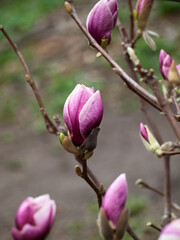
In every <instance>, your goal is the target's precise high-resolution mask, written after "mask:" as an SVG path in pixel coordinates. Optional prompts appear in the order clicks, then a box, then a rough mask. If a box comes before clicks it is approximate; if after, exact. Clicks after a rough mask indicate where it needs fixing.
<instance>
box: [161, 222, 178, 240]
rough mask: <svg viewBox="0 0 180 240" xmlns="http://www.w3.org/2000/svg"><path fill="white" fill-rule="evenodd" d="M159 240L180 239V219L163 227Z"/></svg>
mask: <svg viewBox="0 0 180 240" xmlns="http://www.w3.org/2000/svg"><path fill="white" fill-rule="evenodd" d="M158 240H180V219H176V220H174V221H172V222H171V223H169V224H167V225H166V226H165V227H164V228H163V230H162V232H161V234H160V236H159V238H158Z"/></svg>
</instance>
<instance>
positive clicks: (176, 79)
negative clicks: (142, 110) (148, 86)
mask: <svg viewBox="0 0 180 240" xmlns="http://www.w3.org/2000/svg"><path fill="white" fill-rule="evenodd" d="M168 80H169V82H170V83H172V85H173V86H174V87H176V86H179V85H180V76H179V73H178V71H177V68H176V64H175V61H174V60H173V61H172V64H171V67H170V68H169V72H168Z"/></svg>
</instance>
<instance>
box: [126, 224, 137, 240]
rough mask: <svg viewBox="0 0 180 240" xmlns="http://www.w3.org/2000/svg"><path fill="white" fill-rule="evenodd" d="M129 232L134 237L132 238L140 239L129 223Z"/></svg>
mask: <svg viewBox="0 0 180 240" xmlns="http://www.w3.org/2000/svg"><path fill="white" fill-rule="evenodd" d="M127 232H128V233H129V235H130V236H131V237H132V239H134V240H140V239H139V238H138V237H137V236H136V234H135V233H134V231H133V230H132V228H131V227H130V226H129V225H128V227H127Z"/></svg>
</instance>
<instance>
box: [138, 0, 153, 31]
mask: <svg viewBox="0 0 180 240" xmlns="http://www.w3.org/2000/svg"><path fill="white" fill-rule="evenodd" d="M153 2H154V0H138V1H137V4H136V20H137V26H138V28H139V29H141V30H144V28H145V27H146V24H147V20H148V18H149V15H150V12H151V8H152V5H153Z"/></svg>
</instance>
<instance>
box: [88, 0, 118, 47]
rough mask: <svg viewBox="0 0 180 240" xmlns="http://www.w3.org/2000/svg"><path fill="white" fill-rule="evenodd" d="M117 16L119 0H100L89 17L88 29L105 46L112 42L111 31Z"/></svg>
mask: <svg viewBox="0 0 180 240" xmlns="http://www.w3.org/2000/svg"><path fill="white" fill-rule="evenodd" d="M117 17H118V6H117V0H100V1H99V2H98V3H96V5H95V6H94V7H93V9H92V10H91V11H90V13H89V15H88V17H87V21H86V27H87V30H88V31H89V33H90V34H91V35H92V37H93V38H94V39H95V40H96V41H97V42H98V43H99V44H100V45H102V47H103V48H106V46H107V45H108V44H109V43H110V42H111V32H112V30H113V28H114V26H115V24H116V21H117Z"/></svg>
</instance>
